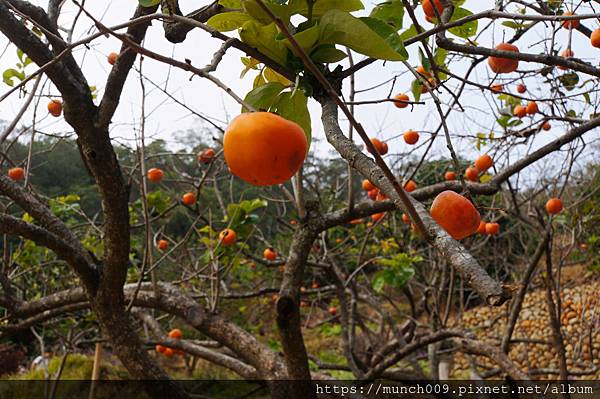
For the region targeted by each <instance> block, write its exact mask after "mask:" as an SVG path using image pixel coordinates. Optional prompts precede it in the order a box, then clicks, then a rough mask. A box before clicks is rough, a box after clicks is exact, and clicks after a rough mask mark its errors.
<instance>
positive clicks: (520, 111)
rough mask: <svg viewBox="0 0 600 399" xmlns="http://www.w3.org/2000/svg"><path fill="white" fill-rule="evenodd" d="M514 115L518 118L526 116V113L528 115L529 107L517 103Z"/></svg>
mask: <svg viewBox="0 0 600 399" xmlns="http://www.w3.org/2000/svg"><path fill="white" fill-rule="evenodd" d="M513 115H514V116H516V117H517V118H523V117H525V115H527V107H524V106H523V105H517V106H516V107H515V108H514V109H513Z"/></svg>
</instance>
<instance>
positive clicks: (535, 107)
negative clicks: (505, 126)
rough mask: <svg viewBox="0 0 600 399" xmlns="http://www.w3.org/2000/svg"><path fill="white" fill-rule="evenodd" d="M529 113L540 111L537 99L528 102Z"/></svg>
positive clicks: (527, 109)
mask: <svg viewBox="0 0 600 399" xmlns="http://www.w3.org/2000/svg"><path fill="white" fill-rule="evenodd" d="M526 111H527V114H528V115H535V114H537V113H538V112H540V109H539V108H538V105H537V103H536V102H535V101H530V102H529V103H528V104H527V108H526Z"/></svg>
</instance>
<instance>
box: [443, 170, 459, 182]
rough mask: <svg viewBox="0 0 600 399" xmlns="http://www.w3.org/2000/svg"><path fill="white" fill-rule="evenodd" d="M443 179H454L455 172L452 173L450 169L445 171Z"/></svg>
mask: <svg viewBox="0 0 600 399" xmlns="http://www.w3.org/2000/svg"><path fill="white" fill-rule="evenodd" d="M444 180H446V181H452V180H456V173H454V172H453V171H451V170H449V171H447V172H446V173H444Z"/></svg>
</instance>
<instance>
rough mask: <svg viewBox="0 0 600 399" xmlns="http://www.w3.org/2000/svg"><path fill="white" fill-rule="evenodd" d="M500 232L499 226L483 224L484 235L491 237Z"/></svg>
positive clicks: (496, 224)
mask: <svg viewBox="0 0 600 399" xmlns="http://www.w3.org/2000/svg"><path fill="white" fill-rule="evenodd" d="M498 231H500V224H498V223H486V224H485V233H486V234H489V235H491V236H493V235H495V234H498Z"/></svg>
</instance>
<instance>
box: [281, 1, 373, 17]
mask: <svg viewBox="0 0 600 399" xmlns="http://www.w3.org/2000/svg"><path fill="white" fill-rule="evenodd" d="M289 7H290V8H291V10H292V12H293V13H294V14H302V15H303V16H305V17H307V16H308V4H307V3H306V0H290V2H289ZM363 8H364V6H363V4H362V2H361V1H360V0H316V2H315V4H314V5H313V18H321V17H322V16H323V15H324V14H325V13H327V11H329V10H339V11H346V12H352V11H359V10H362V9H363Z"/></svg>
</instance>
